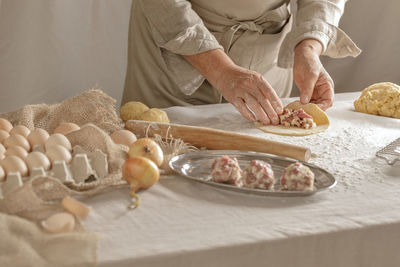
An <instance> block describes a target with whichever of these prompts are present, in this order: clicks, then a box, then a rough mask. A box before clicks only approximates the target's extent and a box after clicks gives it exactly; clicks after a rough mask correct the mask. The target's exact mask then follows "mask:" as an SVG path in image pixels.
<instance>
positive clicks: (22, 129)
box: [10, 125, 31, 138]
mask: <svg viewBox="0 0 400 267" xmlns="http://www.w3.org/2000/svg"><path fill="white" fill-rule="evenodd" d="M30 132H31V130H29V128H28V127H26V126H24V125H17V126H15V127H14V128H12V129H11V131H10V135H13V134H20V135H22V136H23V137H25V138H26V137H27V136H28V135H29V133H30Z"/></svg>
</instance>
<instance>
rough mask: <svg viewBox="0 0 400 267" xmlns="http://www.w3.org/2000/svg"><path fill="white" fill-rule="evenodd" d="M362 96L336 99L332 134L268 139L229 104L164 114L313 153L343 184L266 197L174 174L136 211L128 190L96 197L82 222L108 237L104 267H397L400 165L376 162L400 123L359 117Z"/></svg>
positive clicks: (102, 247)
mask: <svg viewBox="0 0 400 267" xmlns="http://www.w3.org/2000/svg"><path fill="white" fill-rule="evenodd" d="M358 96H359V93H346V94H338V95H336V102H335V105H334V107H332V108H331V109H329V110H328V112H327V113H328V115H329V118H330V120H331V127H330V129H328V130H327V131H326V132H324V133H321V134H318V135H312V136H306V137H287V136H277V135H272V134H267V133H263V132H261V131H259V130H257V129H255V128H254V127H253V125H252V124H251V123H250V122H247V121H245V120H244V119H243V118H242V117H241V116H240V114H239V113H238V112H237V111H235V110H234V109H233V107H232V106H231V105H229V104H221V105H206V106H192V107H171V108H168V109H166V111H167V113H168V115H169V117H170V119H171V122H173V123H182V124H189V125H196V126H206V127H212V128H217V129H222V130H229V131H235V132H240V133H245V134H250V135H254V136H260V137H265V138H269V139H272V140H278V141H282V142H288V143H292V144H298V145H302V146H307V147H310V148H311V151H312V153H313V157H312V158H311V160H310V162H311V163H314V164H316V165H318V166H320V167H322V168H325V169H326V170H328V171H329V172H331V173H332V174H333V175H334V176H335V177H336V178H337V180H338V184H337V186H336V187H335V188H333V189H331V190H329V191H325V192H321V193H319V194H315V195H312V196H309V197H293V198H283V197H262V196H252V195H245V194H240V193H236V192H227V191H223V190H220V189H216V188H214V187H211V186H208V185H205V184H200V183H195V182H192V181H189V180H186V179H185V178H182V177H178V176H176V175H172V176H168V177H163V178H161V179H160V181H159V183H157V184H156V185H154V186H153V187H151V188H150V189H148V190H146V191H142V192H140V196H141V199H142V204H141V206H140V207H139V208H138V209H136V210H127V206H128V205H129V203H130V198H129V196H128V191H129V190H128V188H122V189H118V190H114V191H111V192H108V193H105V194H102V195H98V196H95V197H92V198H90V199H87V200H85V202H86V203H87V204H88V205H90V206H92V208H93V211H92V212H91V214H90V216H89V217H88V218H87V219H86V220H85V221H84V225H85V227H86V229H87V230H88V231H94V232H98V233H100V235H101V236H102V238H101V239H100V243H99V250H98V261H99V266H119V267H121V266H175V267H178V266H309V267H310V266H328V267H329V266H352V267H353V266H362V267H365V266H374V267H375V266H400V253H399V251H400V249H399V244H400V165H396V166H394V167H390V166H388V165H387V164H386V163H385V162H384V161H381V160H379V159H377V158H376V157H375V152H376V151H377V150H379V149H380V148H381V147H383V146H384V145H386V144H388V143H389V142H391V141H393V140H394V139H396V138H397V137H399V136H400V120H398V119H392V118H385V117H377V116H372V115H368V114H362V113H358V112H355V111H354V109H353V105H352V103H353V101H354V99H356V98H357V97H358ZM290 100H291V99H285V100H284V103H287V102H288V101H290Z"/></svg>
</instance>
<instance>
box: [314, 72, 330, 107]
mask: <svg viewBox="0 0 400 267" xmlns="http://www.w3.org/2000/svg"><path fill="white" fill-rule="evenodd" d="M315 87H316V89H315V92H317V91H318V95H319V99H317V101H316V102H317V103H316V104H317V105H318V106H319V107H320V108H321V109H323V110H326V109H328V108H329V107H331V106H332V105H333V101H334V84H333V80H332V78H331V77H330V76H329V74H328V73H327V72H326V71H325V70H324V69H323V71H322V72H321V75H320V78H319V79H318V81H317V83H316V85H315Z"/></svg>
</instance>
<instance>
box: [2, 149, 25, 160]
mask: <svg viewBox="0 0 400 267" xmlns="http://www.w3.org/2000/svg"><path fill="white" fill-rule="evenodd" d="M4 155H5V156H11V155H14V156H17V157H20V158H21V159H22V160H25V158H26V156H28V152H27V151H26V150H25V149H24V148H23V147H21V146H12V147H9V148H8V149H7V151H6V153H4Z"/></svg>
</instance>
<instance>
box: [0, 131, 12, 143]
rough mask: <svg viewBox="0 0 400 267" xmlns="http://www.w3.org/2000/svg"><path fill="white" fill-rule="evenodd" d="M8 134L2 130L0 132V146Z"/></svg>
mask: <svg viewBox="0 0 400 267" xmlns="http://www.w3.org/2000/svg"><path fill="white" fill-rule="evenodd" d="M9 136H10V134H9V133H8V132H6V131H4V130H0V144H2V143H4V140H6V139H7V138H8V137H9Z"/></svg>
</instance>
